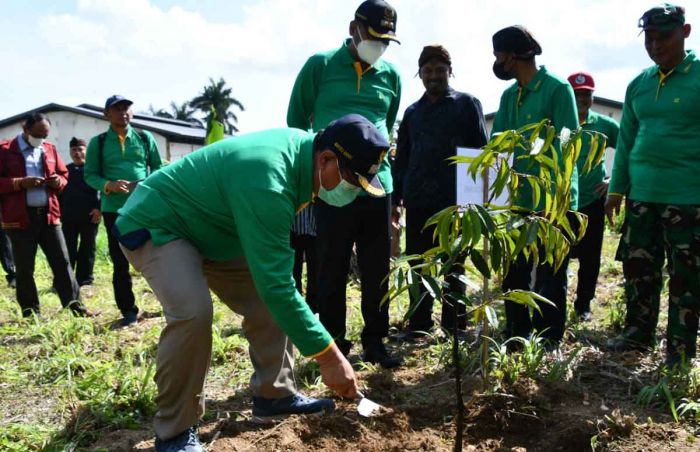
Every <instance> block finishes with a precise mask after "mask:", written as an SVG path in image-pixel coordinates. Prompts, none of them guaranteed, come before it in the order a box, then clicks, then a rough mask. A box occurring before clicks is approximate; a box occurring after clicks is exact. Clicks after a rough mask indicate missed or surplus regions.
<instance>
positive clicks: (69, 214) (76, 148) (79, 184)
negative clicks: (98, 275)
mask: <svg viewBox="0 0 700 452" xmlns="http://www.w3.org/2000/svg"><path fill="white" fill-rule="evenodd" d="M86 146H87V143H86V141H85V140H83V139H79V138H75V137H73V138H72V139H71V140H70V157H71V159H72V160H73V163H71V164H69V165H66V167H67V168H68V185H66V188H64V189H63V193H62V195H61V198H60V199H61V223H62V226H63V235H64V237H65V238H66V247H67V248H68V257H69V259H70V264H71V267H73V270H74V271H75V278H76V279H77V280H78V284H80V285H81V286H85V285H89V284H92V282H93V280H94V277H93V268H94V266H95V237H96V236H97V227H98V226H99V224H100V219H101V218H102V215H101V213H100V198H99V195H98V194H97V190H95V189H94V188H92V187H90V186H89V185H88V184H87V183H85V179H84V178H83V169H84V166H85V148H86ZM78 240H80V245H78Z"/></svg>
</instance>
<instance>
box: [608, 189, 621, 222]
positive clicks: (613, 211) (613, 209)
mask: <svg viewBox="0 0 700 452" xmlns="http://www.w3.org/2000/svg"><path fill="white" fill-rule="evenodd" d="M621 205H622V195H617V194H614V193H611V194H609V195H608V199H606V200H605V215H607V216H608V221H609V222H610V226H615V217H616V216H618V215H620V206H621Z"/></svg>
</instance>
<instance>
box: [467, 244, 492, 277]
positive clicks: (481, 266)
mask: <svg viewBox="0 0 700 452" xmlns="http://www.w3.org/2000/svg"><path fill="white" fill-rule="evenodd" d="M469 258H470V259H471V261H472V263H473V264H474V266H475V267H476V269H477V270H479V273H481V274H482V275H484V276H485V277H487V278H491V269H490V268H489V266H488V264H487V263H486V260H485V259H484V256H482V254H481V252H480V251H479V250H476V249H473V248H472V249H471V250H470V251H469Z"/></svg>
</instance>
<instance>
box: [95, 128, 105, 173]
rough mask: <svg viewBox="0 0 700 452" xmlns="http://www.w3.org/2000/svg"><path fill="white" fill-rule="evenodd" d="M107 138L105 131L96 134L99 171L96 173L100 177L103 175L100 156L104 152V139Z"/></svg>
mask: <svg viewBox="0 0 700 452" xmlns="http://www.w3.org/2000/svg"><path fill="white" fill-rule="evenodd" d="M106 139H107V132H102V133H101V134H99V135H97V162H98V168H99V171H98V172H97V174H99V175H100V176H102V177H105V175H104V172H103V171H102V156H103V154H104V148H105V140H106Z"/></svg>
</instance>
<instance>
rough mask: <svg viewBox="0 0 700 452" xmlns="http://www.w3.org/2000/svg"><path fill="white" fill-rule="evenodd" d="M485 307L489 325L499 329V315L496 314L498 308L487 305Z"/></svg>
mask: <svg viewBox="0 0 700 452" xmlns="http://www.w3.org/2000/svg"><path fill="white" fill-rule="evenodd" d="M485 308H486V309H485V310H486V318H487V319H488V322H489V325H491V326H492V327H493V329H498V315H497V314H496V310H495V309H493V307H491V306H486V307H485Z"/></svg>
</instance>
